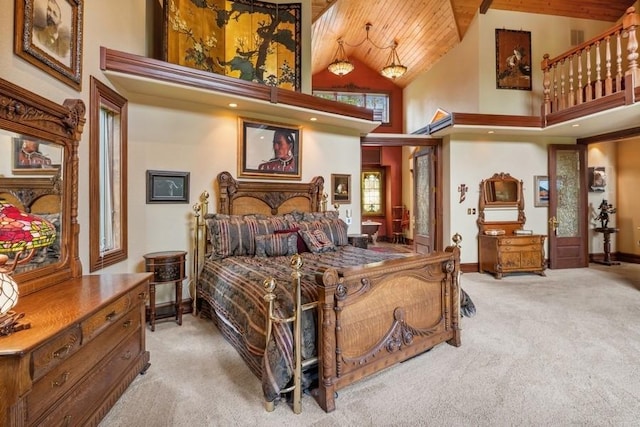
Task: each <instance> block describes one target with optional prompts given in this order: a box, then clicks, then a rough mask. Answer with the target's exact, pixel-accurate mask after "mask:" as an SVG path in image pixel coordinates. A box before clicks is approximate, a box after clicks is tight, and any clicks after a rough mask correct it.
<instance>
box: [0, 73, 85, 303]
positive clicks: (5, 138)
mask: <svg viewBox="0 0 640 427" xmlns="http://www.w3.org/2000/svg"><path fill="white" fill-rule="evenodd" d="M84 116H85V106H84V103H83V102H82V101H81V100H79V99H76V100H67V101H65V102H64V104H63V105H60V104H56V103H54V102H51V101H49V100H47V99H45V98H42V97H40V96H38V95H36V94H34V93H31V92H29V91H27V90H26V89H24V88H21V87H19V86H17V85H14V84H12V83H10V82H8V81H6V80H3V79H1V78H0V152H1V153H2V156H0V198H2V199H3V200H5V201H7V202H8V203H11V204H13V205H15V206H16V207H17V208H18V209H19V210H20V211H23V212H28V213H32V214H34V215H37V216H39V217H41V218H43V219H46V220H48V221H49V222H50V223H52V224H53V225H54V227H55V229H56V239H55V241H54V243H53V244H51V245H50V246H48V247H46V248H40V249H37V250H36V252H35V254H34V256H33V258H32V259H30V260H29V261H28V262H26V263H25V264H22V265H18V266H17V267H16V270H15V271H14V272H13V277H14V279H15V281H16V282H17V283H18V286H19V287H20V293H21V295H26V294H29V293H32V292H35V291H37V290H39V289H42V288H44V287H48V286H51V285H54V284H56V283H59V282H61V281H63V280H67V279H69V278H71V277H78V276H80V275H81V274H82V268H81V265H80V259H79V255H78V231H79V228H78V224H77V210H78V207H77V203H78V200H77V199H78V197H77V191H78V172H77V167H78V142H79V140H80V137H81V134H82V128H83V126H84V121H85V119H84ZM5 255H8V256H9V257H13V256H15V254H13V253H10V252H9V253H6V252H5ZM9 262H11V261H9Z"/></svg>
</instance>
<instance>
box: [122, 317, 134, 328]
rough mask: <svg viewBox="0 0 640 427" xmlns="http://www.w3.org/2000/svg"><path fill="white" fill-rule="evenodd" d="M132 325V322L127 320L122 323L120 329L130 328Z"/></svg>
mask: <svg viewBox="0 0 640 427" xmlns="http://www.w3.org/2000/svg"><path fill="white" fill-rule="evenodd" d="M132 323H133V321H132V320H131V319H129V320H127V321H126V322H124V323H123V324H122V327H123V328H124V329H127V328H128V327H129V326H131V324H132Z"/></svg>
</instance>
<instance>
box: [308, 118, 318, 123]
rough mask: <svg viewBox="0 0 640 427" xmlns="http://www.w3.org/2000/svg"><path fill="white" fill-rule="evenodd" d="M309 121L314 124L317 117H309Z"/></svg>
mask: <svg viewBox="0 0 640 427" xmlns="http://www.w3.org/2000/svg"><path fill="white" fill-rule="evenodd" d="M309 120H311V121H312V122H315V121H316V120H318V118H317V117H311V118H310V119H309Z"/></svg>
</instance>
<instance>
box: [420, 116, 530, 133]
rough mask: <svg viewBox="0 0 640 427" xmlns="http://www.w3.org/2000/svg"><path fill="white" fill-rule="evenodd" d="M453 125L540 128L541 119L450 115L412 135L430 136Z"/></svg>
mask: <svg viewBox="0 0 640 427" xmlns="http://www.w3.org/2000/svg"><path fill="white" fill-rule="evenodd" d="M455 125H466V126H495V127H504V126H513V127H528V128H542V118H540V117H539V116H512V115H507V114H479V113H451V114H450V115H449V116H447V117H444V118H442V119H440V120H437V121H435V122H433V123H430V124H428V125H427V126H425V127H423V128H420V129H418V130H417V131H415V132H413V134H414V135H432V134H434V133H436V132H439V131H441V130H444V129H446V128H448V127H452V126H455Z"/></svg>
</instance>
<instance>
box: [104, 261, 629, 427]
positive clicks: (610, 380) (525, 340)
mask: <svg viewBox="0 0 640 427" xmlns="http://www.w3.org/2000/svg"><path fill="white" fill-rule="evenodd" d="M462 280H463V282H462V285H463V287H464V288H465V290H466V291H467V292H468V293H469V294H470V296H471V298H472V299H473V301H474V303H475V304H476V307H477V310H478V313H477V315H476V316H475V317H473V318H470V319H468V318H463V320H462V326H463V331H462V332H463V333H462V347H459V348H455V347H451V346H449V345H447V344H441V345H439V346H437V347H436V348H434V349H433V350H431V351H430V352H428V353H425V354H423V355H420V356H418V357H416V358H414V359H412V360H410V361H407V362H405V363H403V364H401V365H398V366H395V367H392V368H390V369H388V370H386V371H384V372H382V373H379V374H377V375H375V376H374V377H371V378H368V379H366V380H363V381H361V382H359V383H357V384H354V385H352V386H350V387H349V388H347V389H344V390H342V391H341V392H340V393H339V396H338V399H337V401H336V406H337V409H336V411H334V412H332V413H330V414H326V413H324V412H323V411H322V410H321V409H320V407H319V406H318V405H317V404H316V403H315V401H314V400H313V398H311V397H310V396H304V398H303V402H302V406H303V409H302V411H303V412H302V414H300V415H296V414H294V413H293V412H292V410H291V408H290V407H289V406H288V405H286V404H280V405H278V406H277V407H276V410H275V411H274V412H272V413H268V412H266V411H264V409H263V406H262V401H261V398H260V397H261V388H260V382H259V381H258V379H257V378H255V377H254V376H253V374H252V373H251V372H250V371H249V370H248V369H247V368H246V367H245V366H244V365H243V363H242V361H241V360H240V357H239V356H238V355H237V353H235V351H234V350H233V348H232V347H231V346H230V345H229V344H228V343H226V342H225V341H224V339H223V338H222V336H221V335H220V334H219V333H218V331H217V329H216V328H215V327H214V326H213V325H212V324H211V323H210V322H208V321H205V320H201V319H197V318H194V317H192V316H185V321H184V324H183V326H181V327H180V326H177V325H176V324H175V323H172V322H168V323H159V324H158V325H157V326H156V331H155V332H147V347H148V349H149V350H150V352H151V368H150V369H149V371H148V372H147V373H146V374H145V375H142V376H139V377H137V378H136V380H135V381H134V382H133V384H132V385H131V386H130V387H129V389H128V390H127V392H126V393H125V394H124V396H123V397H122V398H121V399H120V400H119V401H118V403H117V404H116V406H115V407H114V408H113V409H112V410H111V411H110V412H109V414H107V416H106V418H105V419H104V420H103V422H102V423H101V426H102V427H110V426H192V427H193V426H276V425H278V426H283V425H284V426H301V425H302V426H632V425H633V426H636V425H640V265H632V264H623V265H620V266H613V267H605V266H598V265H592V266H591V267H590V268H585V269H574V270H548V271H547V277H539V276H536V275H528V274H527V275H512V276H507V277H505V278H503V279H502V280H496V279H494V278H493V277H492V276H489V275H486V274H479V273H467V274H464V275H463V278H462Z"/></svg>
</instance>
